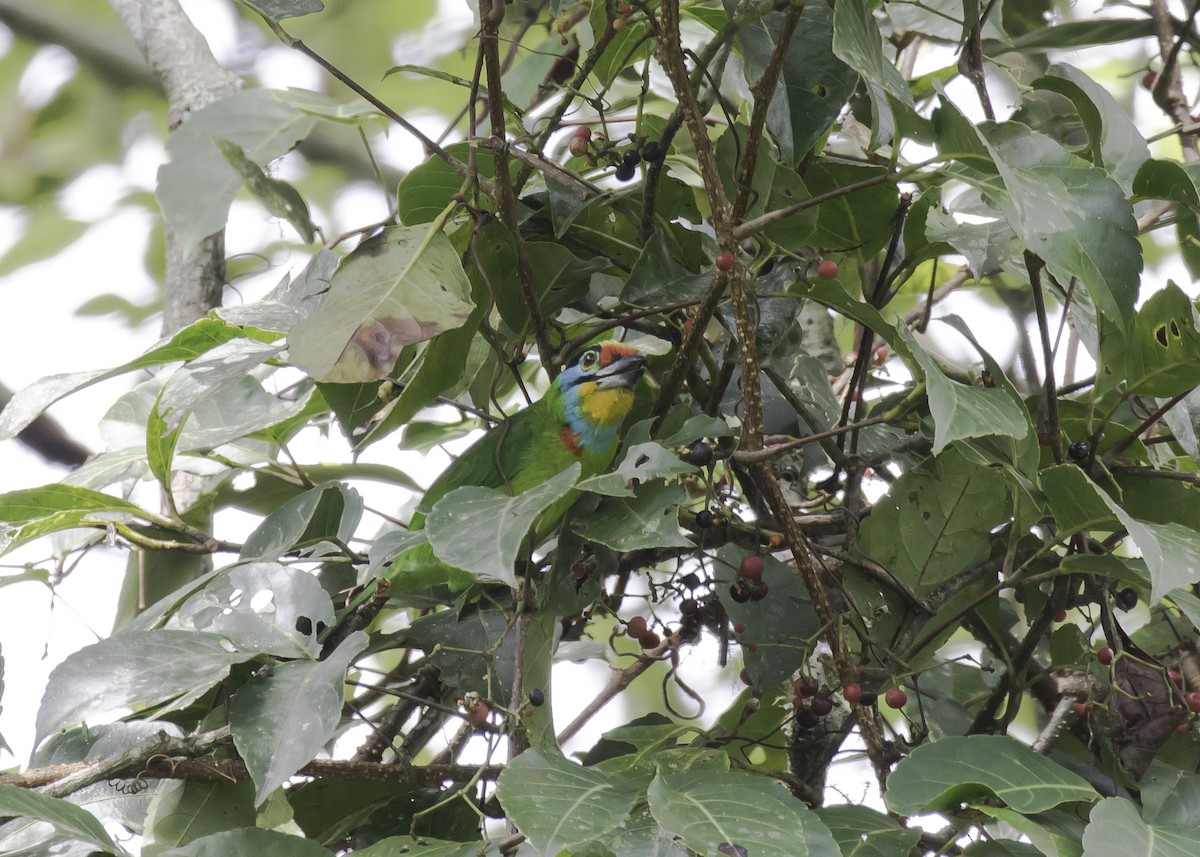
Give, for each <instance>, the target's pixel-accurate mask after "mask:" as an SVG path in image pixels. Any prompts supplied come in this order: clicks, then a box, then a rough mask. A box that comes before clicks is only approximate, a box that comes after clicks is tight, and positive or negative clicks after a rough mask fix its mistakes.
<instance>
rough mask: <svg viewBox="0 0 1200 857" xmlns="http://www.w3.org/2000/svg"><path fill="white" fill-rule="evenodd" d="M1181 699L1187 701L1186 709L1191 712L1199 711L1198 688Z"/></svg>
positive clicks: (1199, 691)
mask: <svg viewBox="0 0 1200 857" xmlns="http://www.w3.org/2000/svg"><path fill="white" fill-rule="evenodd" d="M1183 699H1184V702H1186V703H1187V707H1188V711H1190V712H1192V713H1193V714H1195V713H1196V712H1200V690H1193V691H1192V692H1191V693H1189V694H1188V695H1187V696H1185V697H1184V698H1183Z"/></svg>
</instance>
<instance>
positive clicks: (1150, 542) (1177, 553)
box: [1076, 479, 1200, 604]
mask: <svg viewBox="0 0 1200 857" xmlns="http://www.w3.org/2000/svg"><path fill="white" fill-rule="evenodd" d="M1076 482H1078V480H1076ZM1089 489H1090V491H1091V492H1092V494H1093V495H1094V496H1096V497H1098V498H1099V499H1100V500H1101V501H1102V502H1103V503H1104V504H1105V505H1106V506H1108V508H1109V511H1111V512H1112V513H1113V514H1114V515H1115V516H1116V517H1117V520H1119V521H1120V522H1121V526H1123V527H1124V528H1125V530H1126V532H1128V533H1129V537H1130V538H1131V539H1133V543H1134V544H1135V545H1137V548H1138V550H1139V551H1141V554H1142V558H1143V559H1145V560H1146V568H1147V569H1148V570H1149V572H1150V580H1151V588H1150V601H1151V603H1155V604H1157V603H1158V601H1159V599H1161V598H1162V597H1163V596H1164V595H1166V594H1167V593H1168V592H1170V591H1171V590H1172V589H1175V588H1177V587H1181V586H1190V585H1191V584H1193V583H1195V582H1196V581H1197V580H1200V544H1197V542H1196V531H1195V530H1193V529H1192V528H1191V527H1185V526H1182V525H1181V524H1176V523H1165V524H1154V523H1149V522H1146V521H1140V520H1138V519H1136V518H1134V517H1133V516H1132V515H1130V514H1129V513H1128V512H1126V511H1125V510H1124V509H1123V508H1121V506H1120V505H1119V504H1118V503H1117V502H1116V501H1115V500H1113V499H1112V498H1111V497H1109V496H1108V494H1106V493H1105V492H1104V491H1101V490H1100V488H1099V487H1098V486H1097V485H1096V484H1095V483H1094V482H1092V481H1091V480H1090V479H1088V480H1086V484H1081V485H1080V486H1079V490H1080V491H1081V492H1086V491H1088V490H1089ZM1084 502H1090V499H1089V501H1084Z"/></svg>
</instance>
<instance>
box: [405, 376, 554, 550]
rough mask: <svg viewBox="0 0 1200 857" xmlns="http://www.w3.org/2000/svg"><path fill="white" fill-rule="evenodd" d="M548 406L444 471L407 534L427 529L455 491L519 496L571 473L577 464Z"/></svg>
mask: <svg viewBox="0 0 1200 857" xmlns="http://www.w3.org/2000/svg"><path fill="white" fill-rule="evenodd" d="M545 401H546V400H545V399H541V400H539V401H537V402H534V403H533V404H532V405H530V406H529V407H528V408H526V409H525V410H523V411H521V412H519V413H517V414H514V415H513V417H512V418H511V419H509V420H505V421H504V422H503V423H500V424H499V425H496V426H493V427H492V428H490V429H489V430H488V432H487V434H485V435H484V436H483V437H481V438H480V439H479V440H477V441H476V442H475V443H474V444H472V445H471V446H470V447H469V448H468V449H467V450H466V451H465V452H464V453H463V454H462V455H460V456H459V457H458V458H456V459H455V460H454V461H453V462H452V463H451V464H450V466H449V467H447V468H446V469H445V470H444V471H442V474H441V475H440V476H439V477H438V478H437V479H435V480H434V482H433V484H432V485H430V486H429V490H428V491H426V492H425V496H424V498H422V500H421V503H420V505H419V506H417V511H416V512H415V513H414V514H413V517H412V521H411V523H410V524H409V528H410V529H414V530H417V529H421V528H422V527H424V526H425V517H426V515H428V514H429V511H430V509H432V508H433V505H434V504H435V503H436V502H437V501H438V500H440V499H442V498H443V497H445V496H446V495H447V494H449V493H450V492H451V491H453V490H454V489H455V488H461V487H463V486H464V485H479V486H481V487H484V488H503V489H506V490H510V491H511V492H512V493H513V494H519V493H521V492H522V491H525V490H527V489H528V488H532V487H533V486H534V485H537V484H538V483H540V482H542V481H544V480H545V479H547V478H549V477H550V476H553V475H554V474H555V473H558V472H559V471H561V470H563V469H564V468H565V467H567V466H568V465H569V464H570V463H571V462H572V461H573V460H574V458H573V457H572V456H571V454H570V453H569V452H568V451H567V450H566V449H564V448H563V446H562V443H561V442H560V441H559V439H558V424H557V422H556V421H555V420H554V419H552V418H551V416H550V414H549V413H548V410H547V408H546V407H544V406H543V405H542V403H543V402H545ZM559 461H561V463H559V464H558V466H557V467H555V466H554V465H555V464H556V463H558V462H559Z"/></svg>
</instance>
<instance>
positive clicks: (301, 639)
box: [176, 562, 334, 660]
mask: <svg viewBox="0 0 1200 857" xmlns="http://www.w3.org/2000/svg"><path fill="white" fill-rule="evenodd" d="M176 619H177V621H179V623H180V624H181V625H183V626H184V627H190V628H194V629H195V630H197V631H202V632H205V633H208V634H216V635H219V636H222V637H225V638H227V639H228V640H229V641H230V642H231V643H232V644H233V646H234V647H235V648H236V649H237V650H238V651H241V652H253V653H256V654H257V653H262V654H270V655H275V656H277V657H280V658H304V659H308V660H312V659H315V658H316V656H317V655H318V654H319V653H320V651H321V647H320V645H319V644H318V642H317V636H318V628H319V626H320V624H322V623H323V624H325V625H327V626H328V625H332V624H333V623H334V612H333V602H332V601H330V599H329V595H328V594H327V593H326V592H325V590H324V589H323V588H322V587H321V584H320V582H319V581H318V580H317V578H316V577H315V576H314V575H312V574H309V573H307V572H305V571H301V570H299V569H290V568H288V567H286V566H283V565H280V564H279V563H274V562H251V563H246V564H244V565H236V566H233V567H232V568H230V569H227V570H226V571H225V572H223V573H222V574H221V575H219V576H218V577H217V578H216V579H214V580H213V581H212V582H211V583H209V584H208V585H207V586H205V587H204V588H203V589H202V590H200V591H199V592H197V593H196V594H195V595H193V596H192V597H191V598H189V599H187V600H186V601H185V602H184V603H183V604H181V605H180V606H179V609H178V610H177V611H176ZM302 620H303V621H302ZM301 628H306V630H301Z"/></svg>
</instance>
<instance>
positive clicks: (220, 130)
mask: <svg viewBox="0 0 1200 857" xmlns="http://www.w3.org/2000/svg"><path fill="white" fill-rule="evenodd" d="M316 121H317V120H316V118H315V117H313V116H310V115H309V114H307V113H303V112H301V111H300V110H297V109H296V108H294V107H292V106H291V105H289V104H285V103H283V102H282V101H281V100H280V99H278V98H276V97H275V95H274V93H272V92H270V91H268V90H265V89H247V90H244V91H241V92H235V93H234V94H232V95H229V96H226V97H225V98H222V99H220V100H218V101H214V102H212V103H211V104H208V105H206V106H204V107H202V108H201V109H200V110H198V111H196V112H194V113H192V114H191V116H190V117H189V118H188V121H187V122H184V123H182V124H181V125H180V126H179V127H178V128H176V129H175V131H174V132H173V133H172V134H171V136H170V138H169V139H168V140H167V156H168V157H169V159H170V160H169V162H168V163H166V164H164V165H163V166H162V167H160V168H159V171H158V189H157V191H156V194H155V195H156V196H157V198H158V202H159V205H160V206H161V207H162V212H163V217H164V218H165V219H166V221H167V225H168V226H169V227H170V228H171V229H172V230H174V232H175V233H176V234H177V235H178V236H179V237H180V238H181V239H182V241H183V244H184V247H183V252H185V253H190V252H191V251H192V250H193V249H194V248H195V247H196V245H198V244H199V243H200V241H201V240H203V239H204V238H205V237H206V236H208V235H212V234H213V233H215V232H220V231H221V230H223V229H224V228H225V221H226V219H227V218H228V215H229V206H230V204H231V203H232V202H233V199H234V197H235V196H236V195H237V192H238V190H240V189H241V187H242V176H241V175H240V174H239V173H238V172H237V171H236V170H235V169H234V168H233V167H231V166H230V165H229V163H228V162H227V161H226V159H225V156H224V155H222V153H221V150H220V148H219V147H218V144H217V141H218V140H226V141H228V142H229V143H232V144H233V145H235V146H238V147H239V148H240V149H241V150H242V151H243V152H244V153H245V155H246V157H247V158H248V159H249V160H250V161H251V162H253V163H254V164H257V165H258V166H265V165H266V164H267V163H268V162H269V161H272V160H274V159H275V158H278V157H279V156H280V155H283V154H284V153H286V152H287V151H289V150H290V149H291V148H292V147H293V146H295V145H296V144H297V143H298V142H300V141H301V140H303V139H304V138H305V137H307V136H308V135H309V133H310V132H311V131H312V129H313V126H314V125H315V124H316Z"/></svg>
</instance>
